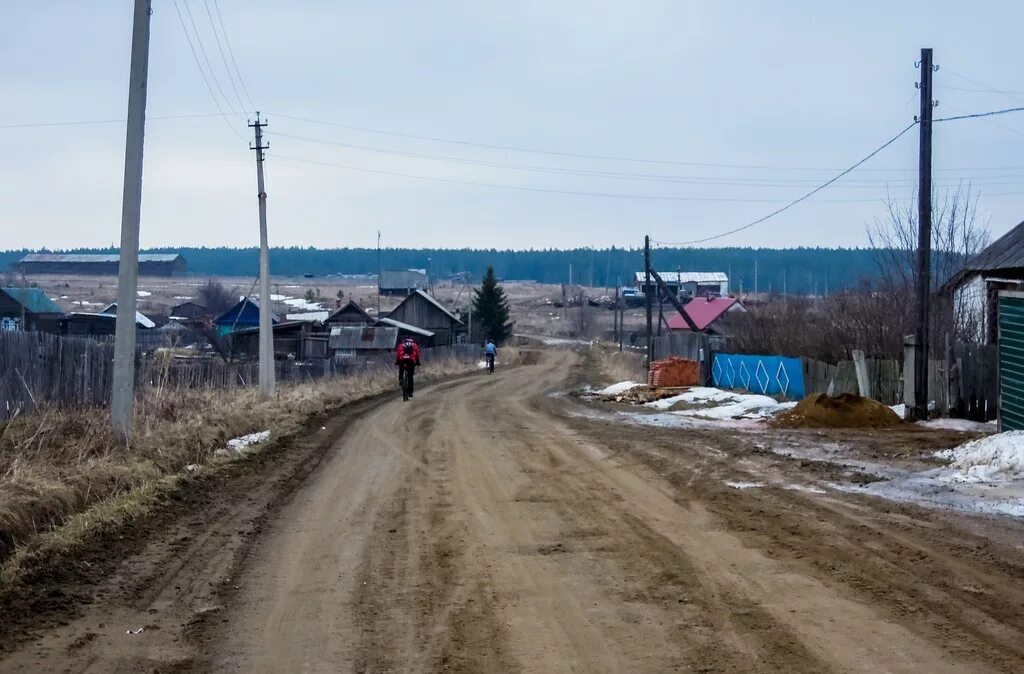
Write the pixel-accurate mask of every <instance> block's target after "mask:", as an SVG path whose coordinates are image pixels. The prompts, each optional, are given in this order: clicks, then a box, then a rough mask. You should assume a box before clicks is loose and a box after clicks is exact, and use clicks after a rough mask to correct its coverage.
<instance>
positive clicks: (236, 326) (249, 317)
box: [213, 297, 280, 336]
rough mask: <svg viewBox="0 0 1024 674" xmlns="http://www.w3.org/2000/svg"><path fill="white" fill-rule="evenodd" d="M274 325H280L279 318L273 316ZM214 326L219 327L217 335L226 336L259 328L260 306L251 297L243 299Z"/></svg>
mask: <svg viewBox="0 0 1024 674" xmlns="http://www.w3.org/2000/svg"><path fill="white" fill-rule="evenodd" d="M270 320H271V322H272V323H280V319H279V318H278V317H277V316H274V315H271V317H270ZM213 324H214V325H215V326H217V334H219V335H221V336H224V335H229V334H231V333H232V332H238V331H239V330H245V329H248V328H254V327H255V328H258V327H259V325H260V305H259V302H257V301H256V300H254V299H252V298H251V297H244V298H242V299H241V300H240V301H239V302H238V304H236V305H235V306H233V307H231V308H230V309H228V310H227V311H225V312H224V313H223V314H221V315H220V316H218V317H217V318H216V319H215V320H214V321H213Z"/></svg>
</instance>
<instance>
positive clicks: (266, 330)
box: [249, 112, 276, 398]
mask: <svg viewBox="0 0 1024 674" xmlns="http://www.w3.org/2000/svg"><path fill="white" fill-rule="evenodd" d="M266 125H267V123H266V122H261V121H260V113H259V112H257V113H256V121H255V122H250V123H249V128H251V129H255V132H256V144H255V145H250V146H249V149H250V150H254V151H255V152H256V186H257V188H258V189H259V193H258V195H257V198H258V199H259V209H260V347H259V352H260V365H259V370H260V395H261V396H263V397H264V398H269V397H270V396H272V395H274V389H275V388H276V383H275V381H274V374H275V373H274V326H273V323H272V321H273V319H272V316H271V313H270V308H271V295H270V242H269V239H268V237H267V191H266V186H265V185H264V183H263V159H264V157H263V151H264V150H269V149H270V145H269V144H267V145H264V144H263V127H265V126H266Z"/></svg>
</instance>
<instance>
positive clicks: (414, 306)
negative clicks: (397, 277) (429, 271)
mask: <svg viewBox="0 0 1024 674" xmlns="http://www.w3.org/2000/svg"><path fill="white" fill-rule="evenodd" d="M388 318H390V319H393V320H395V321H398V322H401V323H405V324H408V325H413V326H416V327H417V328H420V329H422V330H428V331H430V332H432V333H434V340H433V341H434V346H448V345H449V344H455V343H456V342H457V341H458V336H459V335H460V334H461V333H463V332H465V325H463V323H462V321H460V320H459V319H458V318H457V317H456V316H455V315H454V314H452V312H450V311H448V310H447V309H445V308H444V305H442V304H441V303H440V302H438V301H437V300H436V299H434V297H433V296H432V295H431V294H430V293H428V292H426V291H425V290H417V291H415V292H414V293H412V294H411V295H409V296H408V297H406V298H405V299H404V300H402V303H401V304H399V305H398V306H397V307H395V309H394V311H392V312H391V313H390V314H388Z"/></svg>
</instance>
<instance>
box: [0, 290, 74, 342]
mask: <svg viewBox="0 0 1024 674" xmlns="http://www.w3.org/2000/svg"><path fill="white" fill-rule="evenodd" d="M63 314H64V311H63V310H62V309H61V308H60V307H59V306H57V304H56V303H55V302H54V301H53V300H51V299H50V298H49V297H48V296H47V295H46V293H44V292H43V291H42V290H40V289H39V288H0V329H4V330H21V329H24V330H30V331H35V332H51V331H53V330H55V329H56V327H57V323H58V321H59V320H60V317H61V316H62V315H63ZM22 315H24V318H25V324H24V325H22V323H21V320H22Z"/></svg>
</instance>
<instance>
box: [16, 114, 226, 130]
mask: <svg viewBox="0 0 1024 674" xmlns="http://www.w3.org/2000/svg"><path fill="white" fill-rule="evenodd" d="M222 114H223V113H220V112H208V113H203V114H198V115H166V116H163V117H146V121H147V122H151V121H154V120H163V119H199V118H201V117H220V116H221V115H222ZM124 122H125V118H124V117H121V118H118V119H79V120H71V121H67V122H28V123H25V124H0V129H29V128H36V127H46V126H80V125H83V124H123V123H124Z"/></svg>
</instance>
